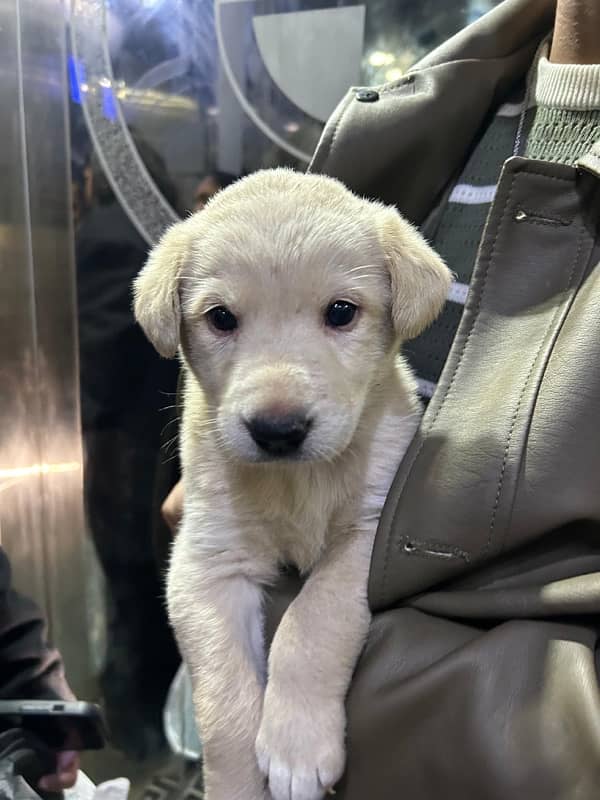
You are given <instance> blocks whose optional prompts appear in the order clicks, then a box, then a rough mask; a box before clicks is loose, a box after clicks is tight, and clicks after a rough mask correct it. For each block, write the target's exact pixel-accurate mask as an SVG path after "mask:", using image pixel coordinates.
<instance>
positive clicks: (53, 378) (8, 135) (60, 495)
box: [0, 0, 89, 690]
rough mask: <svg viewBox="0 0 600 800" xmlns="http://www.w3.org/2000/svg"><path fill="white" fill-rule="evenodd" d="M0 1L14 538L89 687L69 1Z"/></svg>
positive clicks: (7, 522) (4, 497)
mask: <svg viewBox="0 0 600 800" xmlns="http://www.w3.org/2000/svg"><path fill="white" fill-rule="evenodd" d="M0 9H1V11H0V14H1V15H2V19H1V20H0V29H1V30H2V33H1V34H0V35H2V37H3V39H4V41H2V42H0V52H1V55H0V64H1V66H0V98H1V99H2V105H1V108H2V109H3V111H2V113H0V141H2V142H3V153H2V156H1V158H2V162H3V163H2V177H3V180H2V201H0V203H1V207H2V231H3V232H4V235H3V237H2V240H1V242H0V259H1V261H0V264H1V266H2V269H1V270H0V282H1V283H0V296H1V300H0V303H1V305H0V332H1V335H0V365H1V370H2V375H3V379H2V383H1V386H0V391H1V392H2V403H1V404H0V430H1V431H2V432H3V434H2V439H1V441H0V470H3V471H2V472H0V483H1V485H0V491H2V494H1V495H0V498H1V501H2V502H1V508H0V521H1V523H2V538H3V544H4V546H5V547H6V549H7V551H8V552H9V554H10V557H11V560H12V562H13V567H14V570H15V581H16V584H17V585H18V586H19V587H20V588H21V589H22V590H24V591H27V592H28V593H29V594H32V595H34V596H35V597H36V599H37V600H38V602H40V603H41V604H42V605H43V607H44V609H45V611H46V613H47V615H48V618H49V621H50V624H51V635H52V638H53V640H54V642H55V643H56V644H57V645H58V646H59V647H60V649H61V651H62V653H63V656H64V658H65V662H66V665H67V669H68V674H69V680H70V682H71V683H72V685H73V688H75V689H76V690H77V689H79V690H81V689H83V688H84V687H85V686H86V685H87V680H88V677H89V656H88V651H89V648H88V646H87V634H86V630H87V617H86V598H85V585H86V581H85V565H84V559H83V549H82V545H83V535H84V521H83V508H82V490H81V463H82V455H81V438H80V432H79V409H78V378H77V358H76V352H77V351H76V331H75V300H74V295H75V293H74V262H73V255H72V231H71V211H70V185H69V178H68V175H69V171H68V161H67V155H68V134H67V130H68V128H67V125H66V86H65V80H66V68H65V10H64V7H63V3H62V2H61V0H16V3H15V0H0ZM5 23H6V24H5ZM6 109H11V110H12V109H16V111H14V112H12V113H10V114H8V113H6ZM4 176H6V179H4ZM5 400H6V402H4V401H5ZM7 431H8V432H9V434H8V436H7V435H5V433H4V432H7Z"/></svg>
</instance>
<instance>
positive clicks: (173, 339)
mask: <svg viewBox="0 0 600 800" xmlns="http://www.w3.org/2000/svg"><path fill="white" fill-rule="evenodd" d="M193 219H194V218H193V217H190V219H188V220H186V221H185V222H178V223H177V224H176V225H173V227H172V228H169V230H168V231H167V232H166V233H165V234H164V236H163V237H162V239H161V240H160V241H159V243H158V244H157V245H156V247H154V249H153V250H152V251H151V253H150V256H149V258H148V261H147V262H146V264H145V265H144V268H143V269H142V271H141V272H140V274H139V275H138V276H137V278H136V279H135V281H134V284H133V310H134V313H135V318H136V320H137V321H138V322H139V324H140V325H141V327H142V328H143V330H144V333H145V334H146V336H147V337H148V339H150V341H151V342H152V344H153V345H154V347H156V349H157V350H158V352H159V353H160V354H161V356H165V357H166V358H173V356H174V355H175V354H176V353H177V348H178V346H179V326H180V323H181V308H180V302H179V290H178V282H179V274H180V272H181V268H182V267H183V264H184V263H185V261H186V259H187V258H188V254H189V249H190V244H191V238H192V230H191V225H190V223H191V222H192V221H193Z"/></svg>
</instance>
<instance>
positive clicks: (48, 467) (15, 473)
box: [0, 461, 81, 489]
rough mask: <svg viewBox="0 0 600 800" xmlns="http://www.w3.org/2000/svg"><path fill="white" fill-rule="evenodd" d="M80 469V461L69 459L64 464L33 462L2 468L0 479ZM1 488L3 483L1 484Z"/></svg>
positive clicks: (53, 473) (54, 473)
mask: <svg viewBox="0 0 600 800" xmlns="http://www.w3.org/2000/svg"><path fill="white" fill-rule="evenodd" d="M80 469H81V462H80V461H67V462H65V463H63V464H31V465H30V466H28V467H7V468H4V469H1V468H0V479H4V478H27V477H29V476H31V475H56V474H59V473H61V472H77V471H78V470H80ZM1 488H2V484H0V489H1Z"/></svg>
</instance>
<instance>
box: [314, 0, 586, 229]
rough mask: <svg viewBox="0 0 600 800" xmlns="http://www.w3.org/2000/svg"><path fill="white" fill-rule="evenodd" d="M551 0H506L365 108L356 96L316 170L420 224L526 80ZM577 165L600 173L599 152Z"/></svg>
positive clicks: (323, 147) (334, 126)
mask: <svg viewBox="0 0 600 800" xmlns="http://www.w3.org/2000/svg"><path fill="white" fill-rule="evenodd" d="M554 11H555V0H504V2H503V3H501V4H500V5H499V6H497V7H496V8H495V9H493V10H492V11H491V12H489V13H488V14H486V15H485V16H484V17H482V18H481V19H479V20H477V22H475V23H473V24H472V25H470V26H468V27H467V28H465V29H464V30H463V31H461V32H459V33H458V34H457V35H456V36H454V37H452V38H451V39H450V40H448V41H447V42H445V43H444V44H443V45H442V46H441V47H439V48H437V49H436V50H434V51H433V52H432V53H430V54H429V55H428V56H426V57H425V58H424V59H423V60H422V61H420V62H419V63H418V64H416V65H415V67H414V68H413V69H412V70H411V71H410V72H409V74H408V75H407V76H405V77H404V78H403V79H402V80H401V81H398V82H395V83H391V84H386V85H384V86H382V87H379V89H378V90H377V98H378V99H376V100H375V101H374V102H363V101H362V100H361V99H359V98H360V96H361V95H360V93H359V92H358V91H357V90H356V89H351V90H350V91H349V92H348V94H347V95H346V97H345V98H344V99H343V100H342V102H341V103H340V105H339V106H338V108H337V109H336V111H335V112H334V114H333V116H332V117H331V119H330V120H329V122H328V123H327V125H326V127H325V130H324V132H323V135H322V137H321V141H320V143H319V145H318V147H317V150H316V152H315V155H314V158H313V161H312V163H311V166H310V169H311V171H313V172H323V173H327V174H329V175H332V176H334V177H337V178H339V179H340V180H342V181H343V182H344V183H345V184H346V185H347V186H349V188H351V189H353V190H354V191H355V192H357V193H358V194H361V195H364V196H367V197H373V198H377V199H380V200H383V201H384V202H387V203H393V204H395V205H396V206H397V207H398V209H399V210H400V211H401V212H402V213H404V214H405V215H406V216H407V217H408V218H409V219H411V220H412V221H413V222H415V223H417V224H420V223H422V222H423V220H424V219H425V218H426V216H427V214H428V212H429V211H430V209H431V208H432V207H433V205H434V204H435V202H436V200H437V199H438V198H439V196H440V194H441V193H442V192H443V190H444V188H445V186H446V185H447V183H448V181H450V180H451V179H452V178H453V176H455V175H456V174H457V172H458V170H460V168H461V167H462V165H463V164H464V162H465V159H466V157H467V156H468V153H469V151H470V149H471V147H472V146H473V143H474V141H476V138H477V135H478V133H479V131H480V130H481V128H482V126H483V125H484V124H485V123H486V121H487V119H488V116H489V114H490V113H492V112H493V110H494V109H495V108H496V107H497V106H498V105H499V103H500V102H501V101H502V98H503V97H504V96H505V95H506V94H507V92H508V91H509V90H510V89H511V88H512V87H513V86H514V85H515V84H516V83H517V82H518V81H520V80H523V78H524V76H525V74H526V72H527V70H528V68H529V66H530V64H531V61H532V59H533V57H534V54H535V51H536V48H537V47H538V45H539V43H540V41H541V39H542V38H543V37H544V36H545V35H547V34H548V32H549V31H550V29H551V27H552V23H553V19H554ZM581 166H583V167H585V168H587V169H590V168H592V169H599V167H600V148H598V150H597V152H596V154H595V155H593V154H592V156H591V160H590V161H588V160H586V159H582V163H581Z"/></svg>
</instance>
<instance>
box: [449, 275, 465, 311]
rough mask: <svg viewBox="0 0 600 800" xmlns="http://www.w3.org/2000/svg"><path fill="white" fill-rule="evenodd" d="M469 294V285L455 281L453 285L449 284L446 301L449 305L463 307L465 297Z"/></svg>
mask: <svg viewBox="0 0 600 800" xmlns="http://www.w3.org/2000/svg"><path fill="white" fill-rule="evenodd" d="M468 293H469V284H468V283H458V282H457V281H455V282H454V283H452V284H450V290H449V292H448V300H450V302H451V303H458V304H459V305H461V306H464V304H465V302H466V300H467V295H468Z"/></svg>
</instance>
